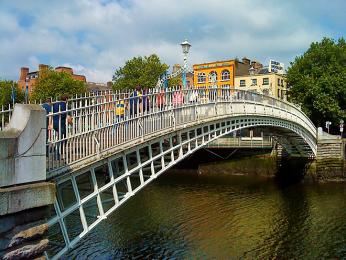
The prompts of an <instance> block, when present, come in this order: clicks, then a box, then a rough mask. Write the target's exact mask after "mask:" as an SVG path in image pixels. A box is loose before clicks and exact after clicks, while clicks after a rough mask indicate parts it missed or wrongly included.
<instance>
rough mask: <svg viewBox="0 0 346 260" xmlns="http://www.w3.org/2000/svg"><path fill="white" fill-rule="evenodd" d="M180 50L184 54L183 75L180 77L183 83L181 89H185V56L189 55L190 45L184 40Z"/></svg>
mask: <svg viewBox="0 0 346 260" xmlns="http://www.w3.org/2000/svg"><path fill="white" fill-rule="evenodd" d="M180 45H181V48H182V49H183V54H184V68H183V75H182V81H183V87H184V88H185V87H186V71H187V54H188V53H189V50H190V47H191V44H190V43H189V42H188V41H187V40H185V41H183V42H182V43H181V44H180Z"/></svg>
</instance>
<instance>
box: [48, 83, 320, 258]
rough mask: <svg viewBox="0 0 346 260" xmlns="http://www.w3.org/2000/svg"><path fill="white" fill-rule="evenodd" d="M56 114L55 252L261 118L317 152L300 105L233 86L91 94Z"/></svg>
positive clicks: (51, 154) (52, 161) (51, 173)
mask: <svg viewBox="0 0 346 260" xmlns="http://www.w3.org/2000/svg"><path fill="white" fill-rule="evenodd" d="M148 104H149V105H148ZM60 105H61V104H60ZM120 105H121V106H120ZM122 105H123V106H122ZM55 106H59V105H55ZM117 107H118V108H121V107H124V110H117V109H116V108H117ZM55 110H57V109H55ZM120 112H121V113H120ZM69 116H71V117H72V120H70V119H68V117H69ZM54 117H55V118H54ZM52 119H53V120H52ZM54 119H55V122H57V123H58V124H59V127H60V129H61V126H64V127H65V130H66V135H64V134H62V133H54V134H53V135H50V136H49V138H48V140H47V152H48V153H47V166H48V169H47V174H48V175H47V177H48V178H55V181H56V183H57V191H58V192H57V200H56V203H55V205H54V207H55V215H54V216H53V217H52V219H51V220H50V221H49V226H50V229H49V230H50V233H51V235H50V238H49V239H50V241H51V242H52V243H51V248H50V249H49V250H48V251H47V256H50V257H52V259H56V258H59V257H60V256H62V255H63V254H64V253H65V252H67V251H68V250H69V249H71V248H73V247H74V246H75V245H76V243H77V242H78V241H80V240H81V239H82V238H83V237H84V236H85V235H86V234H87V233H88V232H90V230H92V229H93V228H94V227H95V226H96V225H97V224H98V223H100V222H101V221H102V220H103V219H105V218H106V217H107V216H108V215H109V214H110V213H112V212H113V211H114V210H116V209H117V208H118V207H119V206H120V205H122V204H123V203H125V202H126V201H127V200H128V199H129V198H130V197H131V196H133V195H134V194H136V193H137V192H138V191H139V190H140V189H142V188H143V187H145V186H146V185H147V184H148V183H150V182H151V181H152V180H154V179H155V178H156V177H157V176H159V175H160V174H161V173H163V172H164V171H166V170H167V169H169V168H170V167H172V166H173V165H175V164H176V163H178V162H180V161H181V160H183V159H184V158H186V157H187V156H189V155H190V154H191V153H193V152H195V151H196V150H197V149H200V148H201V147H204V146H206V145H207V144H208V143H209V142H211V141H214V140H216V139H217V138H219V137H221V136H225V135H227V134H230V133H232V132H234V131H237V130H240V129H244V128H250V127H251V128H253V127H256V126H261V127H267V126H268V127H272V128H273V127H274V128H279V129H287V130H289V131H290V132H291V133H292V134H294V135H295V136H296V138H297V140H298V139H299V140H301V141H303V142H305V144H306V146H307V148H309V150H310V152H311V153H312V154H315V153H316V128H315V126H314V125H313V124H312V122H311V121H310V120H309V119H308V118H307V117H306V115H304V113H303V112H301V111H300V110H299V109H298V108H296V107H295V106H293V105H292V104H290V103H287V102H285V101H281V100H277V99H274V98H271V97H268V96H263V95H260V94H255V93H250V92H246V91H242V90H236V89H230V88H221V89H215V88H209V89H208V88H189V89H181V88H174V89H170V90H167V91H164V90H163V89H151V90H149V91H148V93H147V94H144V95H142V96H136V95H135V93H133V92H115V93H106V94H104V95H97V96H84V97H80V98H74V99H73V100H71V101H68V102H67V104H66V109H65V108H64V106H60V109H58V111H55V112H54V110H53V112H52V113H50V114H49V115H48V121H49V120H51V121H54ZM62 122H65V123H62ZM69 123H70V124H69ZM53 132H54V131H53Z"/></svg>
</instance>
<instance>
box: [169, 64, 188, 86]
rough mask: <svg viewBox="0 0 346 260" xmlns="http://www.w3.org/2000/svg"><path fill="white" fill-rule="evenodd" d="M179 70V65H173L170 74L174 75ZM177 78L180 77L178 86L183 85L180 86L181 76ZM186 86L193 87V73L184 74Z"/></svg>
mask: <svg viewBox="0 0 346 260" xmlns="http://www.w3.org/2000/svg"><path fill="white" fill-rule="evenodd" d="M180 69H181V65H180V64H174V65H173V68H172V74H174V73H176V72H177V71H179V70H180ZM179 77H180V85H183V84H182V75H179ZM186 85H187V86H193V73H191V72H188V73H186Z"/></svg>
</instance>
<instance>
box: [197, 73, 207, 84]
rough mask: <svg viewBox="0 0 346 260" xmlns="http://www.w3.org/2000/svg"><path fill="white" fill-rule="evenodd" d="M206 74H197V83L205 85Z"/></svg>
mask: <svg viewBox="0 0 346 260" xmlns="http://www.w3.org/2000/svg"><path fill="white" fill-rule="evenodd" d="M205 79H206V77H205V73H203V72H202V73H198V74H197V83H205Z"/></svg>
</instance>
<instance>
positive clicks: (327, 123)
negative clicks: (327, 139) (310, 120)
mask: <svg viewBox="0 0 346 260" xmlns="http://www.w3.org/2000/svg"><path fill="white" fill-rule="evenodd" d="M331 124H332V122H330V121H327V122H326V128H327V130H328V134H329V127H330V125H331Z"/></svg>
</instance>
